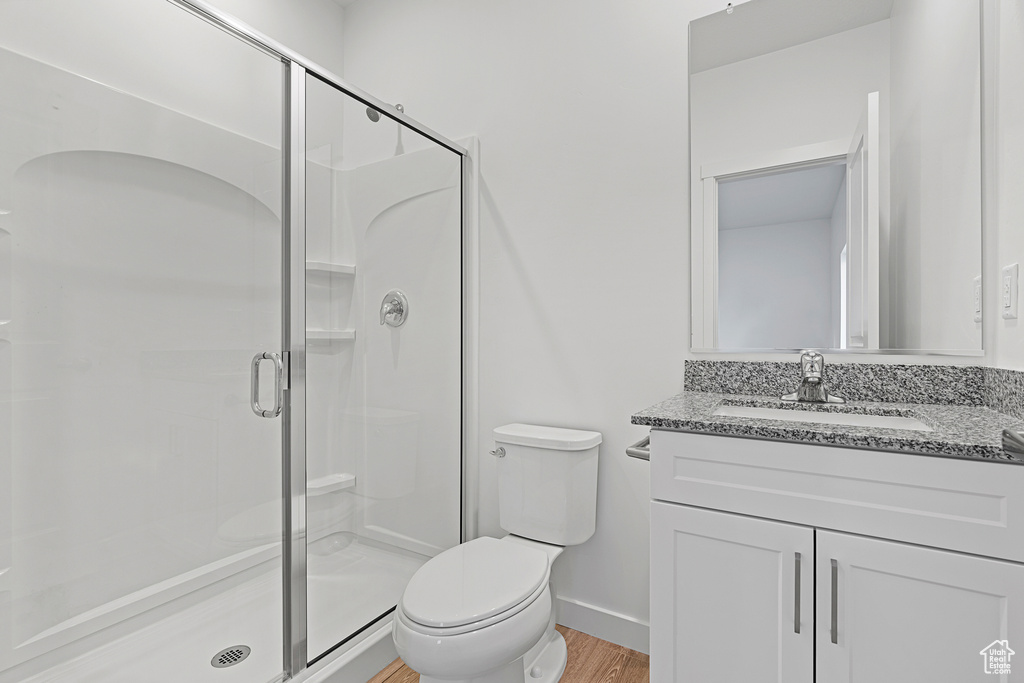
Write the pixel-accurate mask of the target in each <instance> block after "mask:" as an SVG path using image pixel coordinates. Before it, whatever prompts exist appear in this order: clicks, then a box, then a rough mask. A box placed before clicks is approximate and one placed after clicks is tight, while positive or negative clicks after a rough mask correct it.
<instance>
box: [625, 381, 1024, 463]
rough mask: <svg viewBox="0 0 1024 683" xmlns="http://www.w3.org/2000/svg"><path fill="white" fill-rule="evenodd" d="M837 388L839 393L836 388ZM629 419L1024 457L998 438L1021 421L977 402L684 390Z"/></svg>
mask: <svg viewBox="0 0 1024 683" xmlns="http://www.w3.org/2000/svg"><path fill="white" fill-rule="evenodd" d="M698 362H702V361H698ZM932 367H934V366H932ZM773 391H774V390H773ZM777 393H781V392H777ZM836 393H840V392H839V390H838V389H836ZM723 402H725V403H727V404H728V403H732V404H739V405H755V406H764V407H769V408H783V409H787V410H801V409H805V408H811V409H812V410H823V411H832V412H836V411H838V412H861V413H868V414H881V415H886V414H888V415H901V416H907V417H915V418H917V419H918V420H920V421H921V422H924V423H925V424H926V425H928V426H929V427H931V428H932V429H933V430H934V431H930V432H918V431H910V430H905V429H884V428H878V427H857V426H847V425H833V424H814V423H809V422H789V421H784V420H770V419H762V418H743V417H725V416H718V415H713V412H714V410H715V408H716V407H718V406H719V405H721V404H722V403H723ZM632 422H633V424H638V425H647V426H650V427H655V428H659V429H672V430H677V431H684V432H700V433H703V434H722V435H725V436H740V437H747V438H759V439H770V440H774V441H795V442H801V443H816V444H824V445H832V446H846V447H852V448H866V449H870V450H882V451H896V452H903V453H920V454H926V455H941V456H947V457H955V458H976V459H983V460H989V461H999V462H1008V463H1016V464H1024V460H1022V459H1018V458H1014V457H1013V456H1010V455H1008V454H1006V453H1004V452H1003V449H1002V445H1001V442H1000V436H1001V434H1002V430H1003V429H1005V428H1011V429H1017V430H1024V421H1022V420H1021V419H1020V418H1015V417H1012V416H1008V415H1005V414H1003V413H999V412H996V411H994V410H992V409H990V408H986V407H983V406H977V405H942V404H937V403H932V404H920V403H899V402H884V403H882V402H875V401H853V402H848V403H846V404H843V405H839V406H835V405H823V406H811V405H809V404H799V405H796V404H793V403H787V402H784V401H781V400H779V399H777V398H770V397H766V396H754V395H738V394H732V393H730V394H725V393H718V392H701V391H684V392H683V393H682V394H679V395H677V396H673V397H672V398H670V399H668V400H667V401H662V402H661V403H659V404H657V405H654V406H652V407H650V408H647V409H646V410H642V411H640V412H639V413H637V414H636V415H634V416H633V419H632Z"/></svg>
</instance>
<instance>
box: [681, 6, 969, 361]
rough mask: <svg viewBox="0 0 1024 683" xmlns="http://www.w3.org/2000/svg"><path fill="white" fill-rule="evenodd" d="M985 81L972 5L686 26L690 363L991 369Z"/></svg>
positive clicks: (723, 17)
mask: <svg viewBox="0 0 1024 683" xmlns="http://www.w3.org/2000/svg"><path fill="white" fill-rule="evenodd" d="M734 4H735V3H734ZM981 79H982V74H981V3H980V1H978V2H976V1H972V0H858V1H857V2H850V1H849V0H750V1H749V2H744V3H742V4H736V5H735V6H734V7H733V8H732V11H731V12H727V11H725V10H723V11H721V12H718V13H716V14H712V15H710V16H707V17H703V18H701V19H698V20H696V21H694V22H692V23H691V24H690V171H691V176H690V177H691V195H690V205H691V223H690V233H691V264H690V265H691V311H690V313H691V348H692V349H693V350H695V351H701V350H704V351H716V350H725V351H733V350H786V351H790V350H794V349H802V348H818V349H830V350H840V349H847V350H851V351H865V352H880V351H898V352H917V353H929V352H938V353H950V354H966V355H981V353H982V326H981V321H980V310H981V302H980V286H981V285H980V283H981V279H980V276H981V268H982V239H981V233H982V225H981Z"/></svg>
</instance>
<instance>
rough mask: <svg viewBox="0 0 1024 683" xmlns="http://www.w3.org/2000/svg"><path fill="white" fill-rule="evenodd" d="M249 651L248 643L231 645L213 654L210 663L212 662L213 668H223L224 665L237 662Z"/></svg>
mask: <svg viewBox="0 0 1024 683" xmlns="http://www.w3.org/2000/svg"><path fill="white" fill-rule="evenodd" d="M250 652H252V648H251V647H249V646H248V645H233V646H231V647H229V648H225V649H223V650H221V651H220V652H218V653H217V654H215V655H214V656H213V659H211V660H210V664H212V665H213V666H214V668H217V669H223V668H225V667H229V666H232V665H234V664H238V663H239V662H240V661H242V660H243V659H245V658H246V657H248V656H249V653H250Z"/></svg>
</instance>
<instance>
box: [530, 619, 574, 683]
mask: <svg viewBox="0 0 1024 683" xmlns="http://www.w3.org/2000/svg"><path fill="white" fill-rule="evenodd" d="M544 639H546V640H547V644H545V645H544V648H543V649H542V650H541V651H540V654H538V655H537V656H536V658H535V659H534V660H533V662H532V663H527V664H526V665H525V666H524V667H523V668H524V670H525V671H524V673H525V675H524V678H523V680H524V682H525V683H557V681H559V680H560V679H561V678H562V674H563V673H565V663H566V662H567V661H568V660H569V651H568V649H566V647H565V638H563V637H562V634H561V633H559V632H558V631H552V633H551V635H550V636H548V635H547V634H545V638H544ZM542 642H543V640H542ZM534 647H536V646H534ZM531 652H533V650H531V651H530V652H528V653H527V655H529V654H530V653H531Z"/></svg>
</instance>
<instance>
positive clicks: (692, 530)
mask: <svg viewBox="0 0 1024 683" xmlns="http://www.w3.org/2000/svg"><path fill="white" fill-rule="evenodd" d="M813 557H814V532H813V530H811V529H809V528H807V527H800V526H796V525H791V524H783V523H779V522H768V521H764V520H760V519H753V518H750V517H742V516H740V515H731V514H727V513H721V512H712V511H709V510H702V509H697V508H688V507H685V506H682V505H674V504H668V503H659V502H652V503H651V681H652V683H668V682H670V681H671V682H673V683H698V682H710V681H714V682H715V683H733V682H735V683H769V682H771V683H811V681H812V680H813V676H814V665H813V661H814V660H813V656H814V652H813V648H814V623H813V618H814V609H813V597H814V576H813V567H814V560H813ZM797 585H799V590H797V588H796V587H797Z"/></svg>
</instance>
